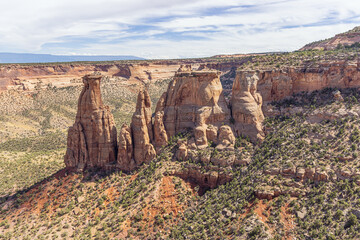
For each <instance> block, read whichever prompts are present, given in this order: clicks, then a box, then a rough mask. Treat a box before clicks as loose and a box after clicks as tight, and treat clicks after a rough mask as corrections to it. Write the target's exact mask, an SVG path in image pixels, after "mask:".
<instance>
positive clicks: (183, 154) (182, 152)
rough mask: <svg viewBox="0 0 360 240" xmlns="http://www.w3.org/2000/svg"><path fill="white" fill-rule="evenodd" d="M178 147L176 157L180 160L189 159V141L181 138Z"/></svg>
mask: <svg viewBox="0 0 360 240" xmlns="http://www.w3.org/2000/svg"><path fill="white" fill-rule="evenodd" d="M177 145H178V149H177V151H176V154H175V157H176V159H177V160H179V161H183V160H186V159H187V156H188V149H187V142H186V140H185V141H183V140H179V141H178V143H177Z"/></svg>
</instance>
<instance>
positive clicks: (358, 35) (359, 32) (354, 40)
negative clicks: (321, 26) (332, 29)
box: [300, 27, 360, 51]
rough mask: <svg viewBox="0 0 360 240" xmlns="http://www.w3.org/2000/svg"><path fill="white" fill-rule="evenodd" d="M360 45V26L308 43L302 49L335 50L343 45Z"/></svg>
mask: <svg viewBox="0 0 360 240" xmlns="http://www.w3.org/2000/svg"><path fill="white" fill-rule="evenodd" d="M356 45H357V46H360V27H355V28H354V29H352V30H350V31H347V32H345V33H340V34H337V35H335V36H334V37H332V38H329V39H325V40H321V41H317V42H313V43H309V44H306V45H305V46H304V47H302V48H301V49H300V51H304V50H333V49H336V48H341V47H353V46H356Z"/></svg>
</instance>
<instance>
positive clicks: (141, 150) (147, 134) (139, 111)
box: [131, 90, 156, 165]
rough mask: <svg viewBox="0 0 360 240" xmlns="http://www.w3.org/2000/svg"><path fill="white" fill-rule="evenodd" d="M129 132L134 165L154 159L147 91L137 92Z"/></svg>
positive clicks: (149, 102)
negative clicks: (130, 132)
mask: <svg viewBox="0 0 360 240" xmlns="http://www.w3.org/2000/svg"><path fill="white" fill-rule="evenodd" d="M131 131H132V136H133V145H134V160H135V163H136V165H140V164H142V163H144V162H145V163H148V162H149V161H150V160H152V159H153V158H154V157H155V155H156V152H155V148H154V146H153V145H152V144H151V140H152V139H153V130H152V120H151V100H150V96H149V93H148V92H147V90H141V91H140V92H139V95H138V99H137V103H136V111H135V113H134V115H133V117H132V120H131Z"/></svg>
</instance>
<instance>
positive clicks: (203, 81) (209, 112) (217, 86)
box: [163, 66, 230, 137]
mask: <svg viewBox="0 0 360 240" xmlns="http://www.w3.org/2000/svg"><path fill="white" fill-rule="evenodd" d="M219 77H220V72H218V71H215V70H209V69H207V70H202V71H192V70H191V67H190V66H188V67H185V66H183V67H182V68H180V69H179V71H178V72H177V73H176V74H175V77H174V80H173V81H172V82H171V83H170V84H169V87H168V90H167V92H166V96H165V97H164V98H165V99H164V103H165V104H164V110H163V111H164V117H163V119H164V125H165V129H166V132H167V134H168V136H169V137H171V136H174V135H175V134H176V133H178V132H180V131H183V130H186V129H194V128H195V127H196V126H202V125H205V124H212V125H217V126H218V125H221V124H227V123H228V122H229V119H230V114H229V113H230V111H229V108H228V106H227V103H226V101H225V98H224V95H223V92H222V86H221V83H220V78H219Z"/></svg>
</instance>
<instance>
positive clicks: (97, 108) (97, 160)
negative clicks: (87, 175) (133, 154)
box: [65, 75, 117, 170]
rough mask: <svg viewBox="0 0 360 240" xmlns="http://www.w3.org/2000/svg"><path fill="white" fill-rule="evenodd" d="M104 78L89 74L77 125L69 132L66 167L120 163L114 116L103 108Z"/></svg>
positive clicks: (82, 94)
mask: <svg viewBox="0 0 360 240" xmlns="http://www.w3.org/2000/svg"><path fill="white" fill-rule="evenodd" d="M101 78H102V76H101V75H86V76H85V77H84V78H83V83H84V87H83V89H82V91H81V94H80V97H79V101H78V112H77V115H76V120H75V123H74V125H73V126H72V127H70V128H69V131H68V139H67V151H66V155H65V164H66V166H67V167H76V168H77V169H78V170H83V169H85V168H89V167H104V166H105V165H106V164H107V163H109V162H114V161H116V153H117V140H116V128H115V123H114V119H113V116H112V114H111V112H110V109H109V107H108V106H105V105H103V103H102V100H101V94H100V81H101Z"/></svg>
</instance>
